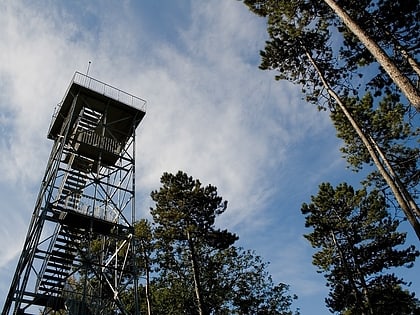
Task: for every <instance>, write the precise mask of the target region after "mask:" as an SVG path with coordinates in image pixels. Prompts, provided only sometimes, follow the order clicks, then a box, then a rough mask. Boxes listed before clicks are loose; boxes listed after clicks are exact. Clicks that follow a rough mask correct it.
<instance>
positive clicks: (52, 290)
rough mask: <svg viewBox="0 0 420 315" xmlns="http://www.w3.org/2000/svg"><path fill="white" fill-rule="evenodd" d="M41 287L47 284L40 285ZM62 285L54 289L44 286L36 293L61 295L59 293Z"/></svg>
mask: <svg viewBox="0 0 420 315" xmlns="http://www.w3.org/2000/svg"><path fill="white" fill-rule="evenodd" d="M41 285H49V284H48V283H47V282H46V283H41ZM63 287H64V285H63V286H62V287H54V286H49V287H44V286H40V287H39V289H38V291H41V292H44V293H49V294H61V291H62V289H63Z"/></svg>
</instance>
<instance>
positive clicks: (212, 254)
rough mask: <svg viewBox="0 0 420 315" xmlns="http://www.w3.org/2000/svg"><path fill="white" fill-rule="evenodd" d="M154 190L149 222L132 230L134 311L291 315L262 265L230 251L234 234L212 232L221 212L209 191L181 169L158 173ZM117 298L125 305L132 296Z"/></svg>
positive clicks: (288, 298)
mask: <svg viewBox="0 0 420 315" xmlns="http://www.w3.org/2000/svg"><path fill="white" fill-rule="evenodd" d="M161 184H162V186H161V188H160V189H159V190H156V191H153V192H152V194H151V196H152V199H153V201H154V202H155V207H153V208H152V209H151V215H152V221H151V222H149V221H148V220H146V219H142V220H140V221H139V222H137V224H136V226H135V240H136V242H135V244H136V246H135V247H136V255H137V256H136V257H137V258H136V260H137V262H138V267H139V271H140V277H141V278H142V279H143V280H144V281H142V283H141V287H140V288H139V293H140V294H139V295H140V296H141V298H140V299H139V300H140V309H141V312H142V313H144V314H148V315H151V314H174V315H175V314H200V315H203V314H204V315H205V314H273V315H274V314H278V315H293V314H294V315H297V314H299V311H298V310H294V311H292V302H293V300H294V299H296V298H297V297H296V296H294V295H292V294H290V293H289V286H288V285H286V284H284V283H274V282H273V280H272V278H271V276H270V275H269V273H268V271H267V263H266V262H264V261H263V259H262V258H261V257H260V256H258V255H257V254H256V253H255V252H254V251H252V250H249V249H244V248H241V247H237V246H235V242H236V241H237V240H238V236H237V235H235V234H233V233H231V232H229V231H227V230H221V229H218V228H216V227H215V220H216V218H217V217H218V216H219V215H221V214H222V213H223V212H224V211H225V210H226V209H227V201H224V200H223V199H222V197H220V196H219V195H218V194H217V188H216V187H215V186H212V185H207V186H203V185H202V184H201V183H200V181H199V180H197V179H193V178H192V177H191V176H188V175H187V174H186V173H184V172H181V171H179V172H178V173H177V174H170V173H165V174H163V175H162V177H161ZM122 299H124V300H126V301H130V300H132V292H130V291H128V292H126V293H125V294H124V296H123V297H122ZM126 304H130V303H126ZM131 304H132V307H134V301H132V302H131Z"/></svg>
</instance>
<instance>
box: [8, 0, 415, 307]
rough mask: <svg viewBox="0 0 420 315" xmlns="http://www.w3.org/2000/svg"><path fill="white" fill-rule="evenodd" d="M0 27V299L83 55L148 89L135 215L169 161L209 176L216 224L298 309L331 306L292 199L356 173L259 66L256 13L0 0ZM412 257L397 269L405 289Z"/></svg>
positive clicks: (165, 4)
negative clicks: (283, 287)
mask: <svg viewBox="0 0 420 315" xmlns="http://www.w3.org/2000/svg"><path fill="white" fill-rule="evenodd" d="M0 29H1V30H2V31H1V32H0V131H1V134H2V137H1V139H0V174H2V175H1V176H0V209H1V211H2V222H3V224H2V225H1V226H0V297H4V296H5V295H6V292H7V290H8V288H9V284H10V281H11V277H12V275H13V272H14V268H15V264H16V259H17V256H18V255H19V254H20V250H21V246H22V242H23V238H24V236H25V234H26V230H27V228H28V224H29V220H30V216H31V214H32V211H33V206H34V203H35V200H36V194H37V192H38V188H39V185H40V180H41V178H42V175H43V173H44V170H45V169H44V168H45V165H46V162H47V158H48V155H49V151H50V148H51V146H52V142H51V141H49V140H47V139H46V133H47V130H48V126H49V123H50V119H51V115H52V113H53V109H54V106H55V104H57V103H58V102H60V101H61V98H62V97H63V96H64V92H65V90H66V88H67V86H68V84H69V82H70V80H71V78H72V76H73V74H74V72H75V71H80V72H85V71H86V69H87V66H88V62H89V61H91V62H92V64H91V66H90V72H89V74H90V75H91V76H93V77H94V78H96V79H99V80H101V81H104V82H106V83H109V84H111V85H114V86H116V87H118V88H120V89H122V90H125V91H127V92H129V93H132V94H134V95H136V96H139V97H141V98H144V99H146V100H147V101H148V105H147V114H146V117H145V119H144V121H143V122H142V124H141V126H140V127H139V129H138V132H137V135H138V137H137V160H136V162H137V170H136V176H137V177H136V187H137V197H136V198H137V213H138V217H139V218H140V217H147V216H148V215H149V214H148V209H149V208H150V207H151V206H152V201H151V199H150V197H149V194H150V192H151V191H152V190H154V189H158V188H159V179H160V176H161V174H162V173H163V172H165V171H168V172H176V171H178V170H183V171H185V172H187V173H188V174H189V175H191V176H193V177H195V178H198V179H200V180H201V182H202V183H203V184H210V183H211V184H213V185H215V186H217V187H218V191H219V194H220V195H221V196H223V197H224V198H225V199H226V200H228V201H229V206H228V210H227V211H226V213H225V214H224V215H223V216H221V217H220V218H219V220H218V224H219V225H220V226H221V227H223V228H228V229H229V230H231V231H233V232H235V233H237V234H238V235H239V237H240V240H239V245H241V246H243V247H245V248H250V249H254V250H255V251H256V253H257V254H259V255H261V256H262V257H263V258H264V260H265V261H269V262H270V267H269V271H270V273H271V274H272V275H273V278H274V280H275V281H277V282H284V283H287V284H289V285H290V286H291V292H292V293H295V294H297V295H298V296H299V299H298V301H297V302H296V303H295V305H294V306H295V307H299V308H300V309H301V313H302V314H303V315H305V314H311V315H320V314H327V313H328V310H327V309H326V307H325V306H324V298H325V296H326V295H327V292H328V291H327V288H326V287H325V281H324V279H323V277H322V275H320V274H317V273H316V268H315V267H314V266H312V264H311V260H312V258H311V255H312V253H313V250H312V248H311V247H310V246H309V243H308V242H307V241H306V240H305V239H304V238H303V236H302V235H303V234H304V233H308V230H305V228H304V218H303V216H302V215H301V214H300V206H301V204H302V203H303V202H309V201H310V196H311V195H313V194H316V193H317V190H318V185H319V184H320V183H321V182H324V181H329V182H331V183H332V184H334V185H335V184H337V183H339V182H343V181H347V182H350V183H356V184H357V179H356V178H355V175H354V174H353V173H351V172H350V171H348V170H346V165H345V161H344V160H343V159H342V158H341V154H340V152H339V146H340V142H339V140H337V138H336V137H335V130H334V129H333V128H332V126H331V122H330V121H329V118H328V115H327V114H326V113H319V112H318V111H317V110H316V109H315V108H314V107H313V106H310V105H308V104H305V103H304V102H303V101H302V100H301V94H300V92H299V88H298V87H297V86H293V85H291V84H289V83H287V82H276V81H275V80H274V74H273V73H270V72H263V71H261V70H259V69H258V64H259V55H258V52H259V50H260V49H262V48H263V46H264V41H265V39H266V25H265V21H264V20H263V19H261V18H259V17H257V16H255V15H254V14H252V13H250V12H249V11H248V10H247V8H246V7H245V6H244V5H243V4H242V3H241V2H239V1H235V0H224V1H223V0H213V1H204V0H202V1H187V0H179V1H172V0H166V1H165V0H161V1H153V0H150V1H128V0H126V1H50V0H49V1H47V0H45V1H38V2H37V3H36V4H33V3H29V2H27V1H26V2H25V1H20V0H16V1H0ZM409 233H411V231H409ZM411 234H413V233H411ZM418 268H419V267H415V268H412V269H411V270H408V271H401V272H400V271H398V272H399V274H401V275H403V276H404V277H405V278H406V280H409V281H413V285H412V287H411V290H412V291H416V289H417V291H419V288H420V287H419V284H418V283H416V279H417V278H418V275H416V274H418V271H419V269H418ZM415 275H416V276H415ZM3 302H4V301H3V300H2V299H0V306H2V305H3Z"/></svg>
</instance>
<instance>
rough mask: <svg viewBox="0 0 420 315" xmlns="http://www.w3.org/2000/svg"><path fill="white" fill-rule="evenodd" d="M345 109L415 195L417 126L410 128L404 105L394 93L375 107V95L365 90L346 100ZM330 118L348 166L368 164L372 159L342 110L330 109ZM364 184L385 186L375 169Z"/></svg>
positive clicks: (418, 159) (419, 174)
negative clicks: (373, 141)
mask: <svg viewBox="0 0 420 315" xmlns="http://www.w3.org/2000/svg"><path fill="white" fill-rule="evenodd" d="M346 108H347V109H348V110H349V111H350V112H351V114H352V116H353V117H354V119H355V120H357V121H358V123H359V126H360V127H361V129H362V130H363V132H364V133H365V134H368V135H370V137H372V139H374V140H375V142H376V143H377V144H378V146H379V147H380V148H381V150H382V151H383V152H384V154H385V156H386V157H387V160H388V162H389V163H390V164H391V166H392V168H393V169H394V171H395V172H396V174H397V175H398V177H399V179H400V180H401V181H402V182H403V184H404V185H405V186H406V187H408V188H413V189H414V192H413V194H414V195H415V193H416V191H415V189H416V187H417V186H418V184H419V180H420V172H419V171H418V169H419V167H420V165H419V163H420V149H419V148H418V143H419V140H420V139H419V135H420V129H419V128H413V127H412V125H411V124H410V123H409V122H407V121H406V120H405V114H406V109H405V107H404V105H403V104H401V103H400V102H398V99H397V98H395V97H394V96H393V95H387V96H385V97H384V98H383V100H382V101H381V102H379V105H378V106H377V107H376V108H375V106H374V98H373V97H372V95H371V94H370V93H367V94H366V95H365V96H364V97H363V98H362V99H360V100H359V99H358V98H348V99H346ZM331 119H332V121H333V122H334V126H335V128H336V129H337V136H338V137H339V138H341V139H343V140H344V146H343V147H342V148H341V151H342V152H343V153H344V156H345V158H346V159H347V161H348V163H349V165H350V166H351V167H353V169H354V170H356V171H357V170H360V169H362V168H363V167H364V166H365V165H371V164H372V163H373V162H372V158H371V156H370V154H369V152H368V150H367V149H366V147H365V146H364V145H363V143H362V141H361V139H360V137H359V136H358V135H357V134H356V132H355V131H354V129H353V127H352V126H351V125H350V123H349V122H348V120H347V118H346V117H345V116H344V115H343V113H342V112H341V111H340V110H336V111H332V112H331ZM367 183H370V184H375V185H376V186H377V187H378V189H382V188H384V187H385V186H386V184H385V182H384V180H383V178H382V177H381V176H380V175H379V174H378V173H377V172H373V173H372V174H370V175H369V176H368V180H367Z"/></svg>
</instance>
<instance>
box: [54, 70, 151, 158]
mask: <svg viewBox="0 0 420 315" xmlns="http://www.w3.org/2000/svg"><path fill="white" fill-rule="evenodd" d="M145 109H146V101H145V100H143V99H141V98H139V97H136V96H134V95H131V94H129V93H126V92H124V91H121V90H120V89H117V88H115V87H112V86H110V85H108V84H106V83H104V82H101V81H99V80H96V79H94V78H92V77H89V76H87V75H84V74H82V73H80V72H76V73H75V74H74V76H73V79H72V81H71V83H70V85H69V87H68V89H67V91H66V93H65V96H64V98H63V100H62V102H61V103H59V104H58V105H57V107H56V109H55V111H54V114H53V118H52V121H51V125H50V128H49V131H48V139H51V140H57V139H58V138H59V137H60V136H62V135H63V134H64V132H65V130H66V128H70V129H69V130H70V131H71V133H72V136H71V137H68V138H67V139H66V141H67V142H66V144H67V143H70V144H72V145H73V146H74V147H75V149H76V151H77V153H78V154H79V155H80V156H84V157H86V158H88V159H89V160H93V161H97V160H98V159H99V156H101V163H104V164H107V165H112V164H113V163H115V161H116V160H117V158H118V155H119V153H120V152H121V150H123V148H124V147H125V145H126V143H127V140H128V139H129V138H130V137H131V135H132V134H133V131H134V130H135V129H136V127H137V126H138V125H139V123H140V122H141V120H142V119H143V117H144V115H145ZM68 117H70V120H69V126H67V118H68Z"/></svg>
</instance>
